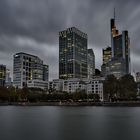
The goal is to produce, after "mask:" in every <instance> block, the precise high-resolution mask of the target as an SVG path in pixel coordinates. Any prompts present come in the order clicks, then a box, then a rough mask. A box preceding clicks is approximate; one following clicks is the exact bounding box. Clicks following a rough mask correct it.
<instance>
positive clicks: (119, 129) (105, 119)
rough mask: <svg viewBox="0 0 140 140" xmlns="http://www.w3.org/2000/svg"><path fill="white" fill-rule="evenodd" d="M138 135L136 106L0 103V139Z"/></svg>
mask: <svg viewBox="0 0 140 140" xmlns="http://www.w3.org/2000/svg"><path fill="white" fill-rule="evenodd" d="M139 139H140V108H139V107H52V106H39V107H35V106H33V107H16V106H0V140H139Z"/></svg>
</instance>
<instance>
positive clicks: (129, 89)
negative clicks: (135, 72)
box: [119, 74, 137, 100]
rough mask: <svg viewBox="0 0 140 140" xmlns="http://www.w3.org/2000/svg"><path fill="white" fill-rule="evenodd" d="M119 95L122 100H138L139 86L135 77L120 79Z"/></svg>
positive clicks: (126, 76)
mask: <svg viewBox="0 0 140 140" xmlns="http://www.w3.org/2000/svg"><path fill="white" fill-rule="evenodd" d="M119 93H120V98H122V99H125V100H131V99H136V95H137V84H136V82H135V81H134V77H133V76H132V75H130V74H127V75H125V76H123V77H121V78H120V81H119Z"/></svg>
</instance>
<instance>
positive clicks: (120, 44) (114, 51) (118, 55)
mask: <svg viewBox="0 0 140 140" xmlns="http://www.w3.org/2000/svg"><path fill="white" fill-rule="evenodd" d="M110 28H111V59H110V58H108V57H106V56H105V55H104V52H103V65H102V75H103V76H107V75H110V74H114V75H115V76H116V77H117V78H120V77H121V76H124V75H126V74H130V73H131V64H130V38H129V35H128V31H123V32H122V34H119V31H118V30H117V28H116V25H115V16H114V18H113V19H111V21H110ZM109 55H110V54H109ZM109 59H110V60H109ZM108 60H109V61H108ZM107 61H108V62H107Z"/></svg>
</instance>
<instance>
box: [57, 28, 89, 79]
mask: <svg viewBox="0 0 140 140" xmlns="http://www.w3.org/2000/svg"><path fill="white" fill-rule="evenodd" d="M59 78H60V79H69V78H87V34H85V33H83V32H81V31H80V30H78V29H77V28H75V27H72V28H68V29H66V30H64V31H61V32H59Z"/></svg>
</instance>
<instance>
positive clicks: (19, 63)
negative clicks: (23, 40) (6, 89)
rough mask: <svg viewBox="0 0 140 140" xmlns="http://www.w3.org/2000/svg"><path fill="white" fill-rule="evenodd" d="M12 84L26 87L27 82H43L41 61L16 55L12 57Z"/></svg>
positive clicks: (24, 54)
mask: <svg viewBox="0 0 140 140" xmlns="http://www.w3.org/2000/svg"><path fill="white" fill-rule="evenodd" d="M13 65H14V66H13V68H14V69H13V84H14V85H15V86H17V87H19V88H23V87H24V86H27V81H28V80H43V61H42V60H41V59H40V58H38V57H37V56H34V55H30V54H26V53H22V52H21V53H17V54H15V55H14V64H13Z"/></svg>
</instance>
